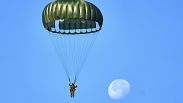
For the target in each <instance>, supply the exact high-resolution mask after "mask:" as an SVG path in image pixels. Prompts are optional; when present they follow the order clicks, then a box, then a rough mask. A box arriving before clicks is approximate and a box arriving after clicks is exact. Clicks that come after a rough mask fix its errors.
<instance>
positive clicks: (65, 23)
mask: <svg viewBox="0 0 183 103" xmlns="http://www.w3.org/2000/svg"><path fill="white" fill-rule="evenodd" d="M42 21H43V25H44V27H45V29H47V30H48V31H49V32H52V33H58V34H88V33H94V32H97V31H100V30H101V28H102V24H103V16H102V13H101V12H100V10H99V9H98V8H97V7H96V6H95V5H94V4H92V3H89V2H87V1H84V0H56V1H53V2H51V3H49V4H48V5H47V6H46V7H45V8H44V10H43V13H42Z"/></svg>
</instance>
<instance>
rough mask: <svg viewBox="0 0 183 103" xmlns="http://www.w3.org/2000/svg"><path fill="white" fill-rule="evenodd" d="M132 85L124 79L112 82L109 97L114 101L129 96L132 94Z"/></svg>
mask: <svg viewBox="0 0 183 103" xmlns="http://www.w3.org/2000/svg"><path fill="white" fill-rule="evenodd" d="M130 87H131V86H130V84H129V83H128V81H126V80H123V79H116V80H114V81H112V82H111V84H110V85H109V88H108V93H109V96H110V97H111V98H112V99H120V98H123V97H125V96H126V95H128V93H129V92H130Z"/></svg>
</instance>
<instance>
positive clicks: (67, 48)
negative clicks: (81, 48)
mask: <svg viewBox="0 0 183 103" xmlns="http://www.w3.org/2000/svg"><path fill="white" fill-rule="evenodd" d="M61 36H62V40H63V42H62V43H61V44H63V45H62V46H63V47H64V46H65V47H64V48H65V53H66V54H65V53H62V57H63V62H64V59H66V58H67V56H68V55H69V54H70V53H68V52H70V51H69V45H68V43H67V42H68V40H67V35H62V34H61ZM62 40H61V41H62ZM64 48H63V49H64ZM60 49H62V48H60ZM64 56H65V58H64ZM63 64H64V65H65V67H64V70H65V72H66V75H67V77H68V79H69V83H71V79H70V76H69V75H70V74H69V72H68V63H67V62H64V63H63Z"/></svg>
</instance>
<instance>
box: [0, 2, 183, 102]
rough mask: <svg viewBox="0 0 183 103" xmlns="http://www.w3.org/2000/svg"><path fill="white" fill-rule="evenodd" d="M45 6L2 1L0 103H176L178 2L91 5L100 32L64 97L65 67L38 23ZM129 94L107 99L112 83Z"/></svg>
mask: <svg viewBox="0 0 183 103" xmlns="http://www.w3.org/2000/svg"><path fill="white" fill-rule="evenodd" d="M50 1H51V0H39V1H38V0H28V1H26V0H14V1H7V0H3V1H1V6H0V12H1V13H0V17H1V19H0V23H1V25H0V28H1V29H0V36H1V37H0V47H1V49H0V62H1V63H0V64H1V65H0V81H1V82H0V102H1V103H86V102H87V103H101V102H103V103H182V102H183V100H182V92H183V77H182V75H183V70H182V68H183V46H182V44H183V14H182V11H183V6H182V5H183V1H182V0H115V1H111V0H105V1H102V0H89V1H90V2H92V3H93V4H95V5H97V6H98V7H99V8H100V10H101V11H102V13H103V16H104V25H103V29H102V31H101V32H100V34H99V36H98V38H97V40H96V42H95V44H94V47H93V48H92V50H91V53H90V55H89V56H88V59H87V61H86V62H85V65H84V68H83V70H82V72H81V74H80V76H79V79H78V83H77V84H78V89H77V91H76V97H75V98H74V99H72V98H70V97H69V91H68V87H67V86H68V81H67V78H66V76H65V73H64V70H63V67H62V65H61V63H60V60H59V59H58V56H57V55H56V53H55V51H54V48H53V45H52V44H51V42H50V38H49V36H48V33H47V32H46V31H45V29H44V28H43V25H42V21H41V15H42V10H43V8H44V6H45V5H46V4H47V3H49V2H50ZM118 78H122V79H126V80H128V81H129V82H130V84H131V86H132V88H131V92H130V94H129V95H128V96H127V97H126V98H124V99H121V100H117V101H115V100H112V99H111V98H109V96H108V93H107V89H108V86H109V84H110V82H111V81H112V80H114V79H118Z"/></svg>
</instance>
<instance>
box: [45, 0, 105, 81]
mask: <svg viewBox="0 0 183 103" xmlns="http://www.w3.org/2000/svg"><path fill="white" fill-rule="evenodd" d="M42 21H43V26H44V28H45V29H46V30H47V31H49V35H50V38H51V41H52V44H53V45H54V47H55V50H56V52H57V54H58V56H59V58H60V60H61V63H62V64H63V66H64V70H65V73H66V75H67V77H68V80H69V82H70V83H71V80H73V81H74V83H75V82H76V80H77V78H78V76H79V74H80V71H81V70H82V66H83V64H84V62H85V61H86V58H87V55H88V52H89V51H90V49H91V47H92V45H93V43H94V41H95V39H96V37H97V34H98V33H97V32H98V31H100V30H101V28H102V24H103V16H102V13H101V12H100V10H99V9H98V8H97V7H96V6H95V5H93V4H92V3H89V2H87V1H84V0H56V1H53V2H51V3H49V4H48V5H47V6H46V7H45V8H44V10H43V13H42Z"/></svg>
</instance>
